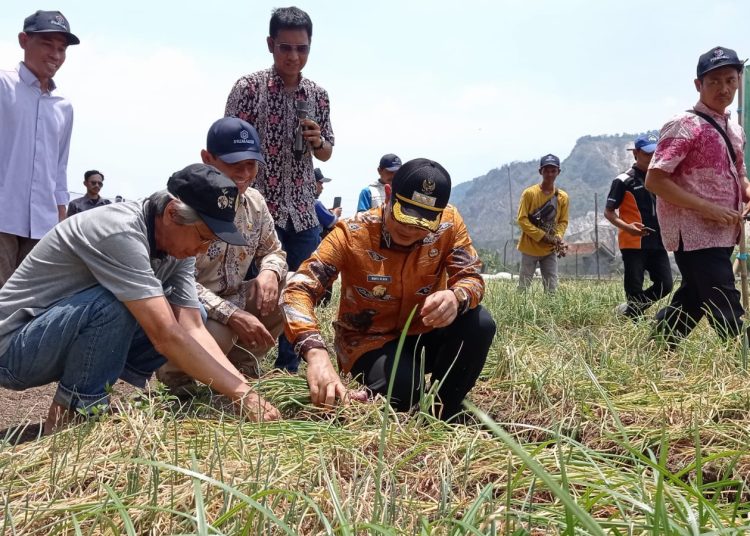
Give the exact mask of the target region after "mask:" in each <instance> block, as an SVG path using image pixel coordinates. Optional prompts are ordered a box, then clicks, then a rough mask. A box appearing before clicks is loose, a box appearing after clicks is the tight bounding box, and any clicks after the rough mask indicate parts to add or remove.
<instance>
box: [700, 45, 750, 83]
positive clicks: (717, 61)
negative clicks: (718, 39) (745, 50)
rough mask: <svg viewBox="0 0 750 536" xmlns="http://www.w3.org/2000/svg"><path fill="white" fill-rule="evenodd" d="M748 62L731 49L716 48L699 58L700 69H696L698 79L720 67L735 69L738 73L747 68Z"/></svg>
mask: <svg viewBox="0 0 750 536" xmlns="http://www.w3.org/2000/svg"><path fill="white" fill-rule="evenodd" d="M746 61H747V60H746V59H744V60H740V59H739V58H738V57H737V53H736V52H735V51H734V50H732V49H731V48H724V47H714V48H712V49H711V50H709V51H708V52H706V53H705V54H701V57H700V58H698V67H697V69H696V73H697V75H698V76H697V77H698V78H701V77H702V76H703V75H705V74H706V73H708V72H709V71H713V70H714V69H718V68H719V67H727V66H730V67H734V68H736V69H737V70H738V71H742V69H743V68H744V67H745V62H746Z"/></svg>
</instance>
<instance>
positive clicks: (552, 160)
mask: <svg viewBox="0 0 750 536" xmlns="http://www.w3.org/2000/svg"><path fill="white" fill-rule="evenodd" d="M544 166H555V167H557V168H559V167H560V159H559V158H557V157H556V156H555V155H553V154H546V155H544V156H543V157H542V159H541V160H540V161H539V169H542V168H543V167H544Z"/></svg>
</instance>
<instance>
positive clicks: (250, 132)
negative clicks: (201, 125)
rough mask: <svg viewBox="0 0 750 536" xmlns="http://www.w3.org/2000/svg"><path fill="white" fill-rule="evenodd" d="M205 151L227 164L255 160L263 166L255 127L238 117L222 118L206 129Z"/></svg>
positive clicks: (263, 161) (263, 160)
mask: <svg viewBox="0 0 750 536" xmlns="http://www.w3.org/2000/svg"><path fill="white" fill-rule="evenodd" d="M206 150H207V151H208V152H209V153H211V154H212V155H214V156H215V157H217V158H219V159H220V160H221V161H222V162H226V163H227V164H235V163H237V162H242V161H243V160H257V161H258V162H260V163H262V164H265V163H266V161H265V159H264V158H263V153H262V152H261V148H260V137H259V136H258V131H257V130H255V127H254V126H253V125H251V124H250V123H248V122H247V121H243V120H242V119H240V118H239V117H222V118H221V119H219V120H218V121H215V122H214V124H213V125H211V128H210V129H208V136H207V137H206Z"/></svg>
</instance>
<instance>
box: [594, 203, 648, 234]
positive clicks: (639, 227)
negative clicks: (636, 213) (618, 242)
mask: <svg viewBox="0 0 750 536" xmlns="http://www.w3.org/2000/svg"><path fill="white" fill-rule="evenodd" d="M604 217H605V218H607V221H608V222H609V223H611V224H612V225H614V226H615V227H617V228H618V229H622V230H623V231H625V232H626V233H629V234H632V235H633V236H646V235H647V234H648V231H646V230H644V229H643V224H642V223H641V222H638V221H635V222H633V223H628V222H626V221H625V220H623V219H622V218H620V216H619V214H617V212H615V211H614V209H611V208H609V207H605V209H604Z"/></svg>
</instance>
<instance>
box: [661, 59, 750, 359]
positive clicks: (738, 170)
mask: <svg viewBox="0 0 750 536" xmlns="http://www.w3.org/2000/svg"><path fill="white" fill-rule="evenodd" d="M745 61H747V60H740V59H739V58H738V57H737V53H736V52H735V51H734V50H731V49H729V48H725V47H714V48H712V49H711V50H709V51H708V52H706V53H705V54H703V55H701V56H700V58H699V59H698V67H697V69H696V79H695V82H694V83H695V89H696V90H697V91H698V93H699V95H700V97H699V100H698V103H697V104H696V105H695V107H694V108H693V109H692V110H688V111H686V112H682V113H680V114H678V115H677V116H676V117H674V118H673V119H671V120H670V121H669V122H667V124H665V125H664V126H663V127H662V129H661V134H660V136H659V142H658V144H657V146H656V151H655V152H654V156H653V158H652V159H651V164H650V165H649V169H648V173H647V175H646V188H648V189H649V190H650V191H652V192H653V193H654V194H656V196H657V201H656V209H657V214H658V217H659V222H660V223H661V235H662V240H663V242H664V246H665V247H666V249H667V250H668V251H673V252H674V258H675V262H676V263H677V266H678V267H679V269H680V273H681V274H682V282H681V284H680V288H678V289H677V291H676V292H675V293H674V294H673V296H672V302H671V303H670V304H669V305H668V306H667V307H665V308H664V309H662V310H661V311H659V312H658V313H657V331H658V333H659V334H660V335H661V336H663V337H664V338H665V340H666V342H667V343H668V344H669V345H670V346H675V345H676V344H678V343H679V341H680V340H681V339H682V338H684V337H686V336H687V335H689V334H690V332H691V331H692V330H693V328H694V327H695V326H696V324H697V323H698V322H699V321H700V319H701V318H703V316H707V317H708V320H709V322H710V323H711V325H712V326H713V327H714V329H715V330H716V331H717V333H718V334H719V335H720V336H721V337H722V338H732V337H735V336H736V335H737V334H738V333H739V331H740V327H741V326H742V315H743V314H744V311H743V308H742V305H741V304H740V293H739V292H738V291H737V289H736V287H735V282H734V273H733V272H732V262H731V256H732V251H733V250H734V246H735V245H736V244H737V242H738V238H739V233H740V224H741V222H742V215H743V213H744V212H745V209H744V204H745V203H747V202H748V201H750V183H748V180H747V172H746V169H745V161H744V158H743V150H744V147H745V133H744V132H743V130H742V128H741V127H740V125H739V124H737V123H736V122H735V121H732V119H731V117H730V114H729V112H728V111H727V108H728V107H729V106H730V105H731V104H732V101H733V100H734V96H735V94H736V93H737V88H738V87H739V84H740V81H741V76H740V75H741V74H742V71H743V69H744V65H745Z"/></svg>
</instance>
